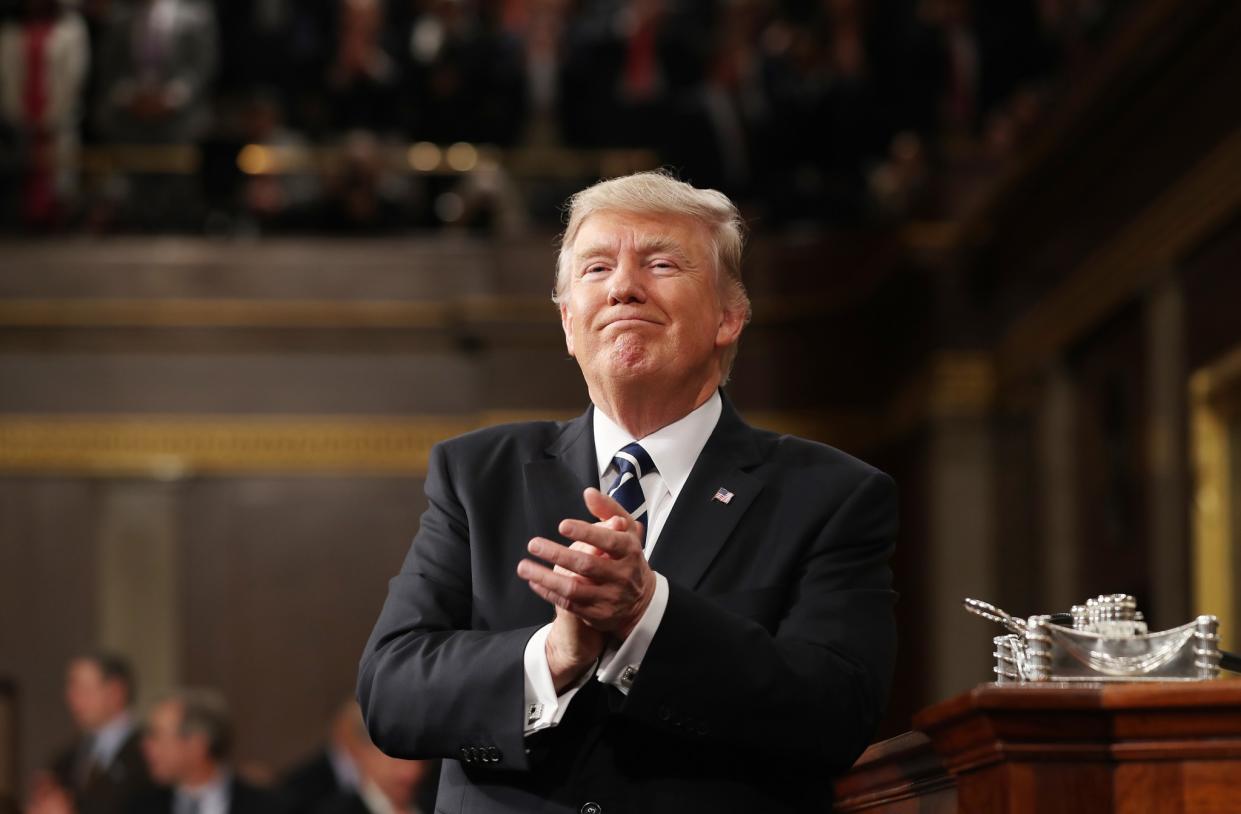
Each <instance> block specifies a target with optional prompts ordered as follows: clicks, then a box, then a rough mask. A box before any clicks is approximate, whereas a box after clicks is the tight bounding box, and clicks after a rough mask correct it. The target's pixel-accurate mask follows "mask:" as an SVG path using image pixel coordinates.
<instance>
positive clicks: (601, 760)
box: [358, 173, 896, 814]
mask: <svg viewBox="0 0 1241 814" xmlns="http://www.w3.org/2000/svg"><path fill="white" fill-rule="evenodd" d="M741 244H742V236H741V221H740V217H739V215H738V214H737V210H736V209H735V207H733V205H732V203H731V202H730V201H728V199H727V198H725V197H724V196H723V195H720V194H719V193H717V192H714V191H711V190H698V189H695V188H693V187H691V186H689V185H688V184H683V183H681V182H679V181H676V180H674V179H672V178H669V177H667V176H666V175H663V174H661V173H639V174H637V175H633V176H628V177H625V178H620V179H614V180H612V181H607V182H603V183H601V184H597V185H595V186H594V187H591V188H589V189H587V190H585V191H583V192H581V193H578V194H577V195H576V196H574V198H573V199H572V200H571V201H570V210H569V222H568V225H567V227H566V230H565V235H564V240H563V243H562V247H561V253H560V259H559V264H558V269H557V283H556V296H555V301H556V302H557V303H558V304H559V307H560V316H561V323H562V326H563V328H564V332H565V339H566V344H567V347H568V350H569V352H570V354H572V355H573V356H574V357H575V358H576V360H577V362H578V364H579V366H580V367H581V369H582V373H583V375H584V377H585V379H586V383H587V386H588V389H589V392H590V397H591V401H592V403H593V406H592V407H591V409H590V410H588V411H587V412H586V414H585V415H583V416H581V417H579V418H577V419H575V420H573V421H569V422H566V423H554V422H535V423H528V424H519V425H512V426H507V427H497V428H492V429H488V430H482V431H480V432H477V433H472V434H470V435H466V436H463V437H461V438H457V439H454V440H452V441H448V442H445V443H443V444H440V445H438V446H437V447H436V448H435V449H434V451H433V452H432V455H431V461H430V465H429V470H428V474H427V481H426V493H427V498H428V501H429V506H428V508H427V511H426V513H425V514H424V515H423V517H422V523H421V527H420V529H419V531H418V535H417V537H416V538H415V540H414V543H413V546H412V547H411V549H410V552H409V555H408V556H407V558H406V560H405V564H404V566H403V567H402V569H401V572H400V573H399V574H398V575H397V576H396V577H395V578H394V579H393V580H392V582H391V585H390V588H389V593H388V598H387V601H386V603H385V605H384V608H383V611H382V612H381V614H380V617H379V620H378V622H377V623H376V626H375V630H374V632H373V633H372V635H371V638H370V641H369V642H368V644H367V647H366V650H365V652H364V654H363V658H362V663H361V668H360V672H359V679H358V698H359V701H360V702H361V705H362V710H363V714H364V716H365V718H366V721H367V724H368V727H369V729H370V732H371V736H372V738H373V739H374V741H375V742H376V743H377V744H378V745H379V746H380V747H381V748H382V749H384V750H385V751H386V752H388V753H389V754H391V755H393V756H397V757H435V756H443V757H452V756H455V757H456V758H457V759H456V760H448V761H445V763H444V769H443V772H442V775H441V779H440V788H439V797H438V799H437V803H436V810H437V811H441V812H452V813H453V814H456V813H457V812H509V811H512V812H518V811H521V812H530V811H546V812H582V814H604V812H608V813H609V814H610V813H611V812H665V811H666V812H695V811H711V812H732V811H736V812H783V811H789V812H792V811H798V812H800V811H807V810H826V809H825V807H826V806H827V804H828V802H829V801H830V797H831V789H830V782H829V781H830V778H831V776H832V775H833V774H834V773H837V772H840V771H843V770H844V769H846V768H847V767H848V766H849V765H850V764H851V763H852V762H853V760H854V759H855V758H856V757H857V755H858V754H859V753H860V752H861V750H862V749H863V748H864V746H865V745H866V743H867V742H868V740H869V738H870V737H871V735H872V734H873V732H874V728H875V726H876V725H877V723H878V720H879V717H880V714H881V711H882V707H883V705H884V703H885V701H886V696H887V692H888V688H889V685H890V681H891V671H892V667H893V660H894V650H895V635H894V624H893V618H892V604H893V600H894V598H895V594H894V593H893V592H892V590H891V574H890V570H889V568H888V564H887V561H888V558H889V556H890V554H891V550H892V544H893V539H894V536H895V532H896V501H895V489H894V486H893V484H892V481H891V479H890V478H888V477H887V476H886V475H884V474H883V473H881V472H879V471H878V470H876V469H874V468H873V467H870V466H868V465H866V464H864V463H862V462H860V461H858V460H856V459H854V458H851V457H849V456H848V455H845V454H844V453H842V452H839V451H837V450H835V449H832V448H830V447H826V446H823V445H821V444H816V443H813V442H810V441H805V440H802V439H798V438H792V437H788V436H779V435H776V434H774V433H770V432H764V431H761V430H757V429H754V428H752V427H750V426H748V425H747V424H745V423H744V422H743V421H742V420H741V418H740V417H739V416H738V415H737V413H736V411H735V410H734V409H733V407H732V406H731V404H730V403H729V402H728V400H727V399H726V398H725V397H724V396H723V394H722V391H721V390H720V386H721V384H722V383H723V382H724V381H725V380H726V379H727V376H728V371H729V368H730V366H731V362H732V359H733V356H734V355H735V352H736V344H737V340H738V338H739V336H740V334H741V330H742V327H743V326H744V324H745V322H746V321H747V319H748V316H749V310H750V309H749V300H748V297H747V295H746V292H745V289H744V287H743V285H742V283H741V279H740V266H741ZM601 487H602V488H603V489H606V490H607V494H605V493H604V492H602V491H600V488H601ZM553 534H558V535H560V536H561V537H562V538H563V540H564V541H566V542H567V544H565V543H562V542H558V541H556V540H553V539H550V536H551V535H553ZM528 555H533V556H534V557H535V558H537V559H538V560H541V561H542V562H538V561H535V560H534V559H530V558H529V557H528ZM648 558H649V561H648ZM549 616H550V617H551V621H550V622H549V621H548V618H549Z"/></svg>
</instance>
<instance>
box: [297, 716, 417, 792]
mask: <svg viewBox="0 0 1241 814" xmlns="http://www.w3.org/2000/svg"><path fill="white" fill-rule="evenodd" d="M348 723H349V727H350V730H351V732H350V733H349V743H350V744H351V751H352V754H353V760H354V765H356V766H357V769H358V777H357V783H356V784H355V785H354V787H353V788H351V789H349V790H347V791H344V792H342V793H340V794H337V795H336V796H334V797H331V798H328V799H327V800H324V801H322V802H321V803H320V804H319V806H318V807H316V808H315V809H314V814H431V811H432V809H433V808H434V806H435V788H434V786H435V781H434V777H433V775H432V769H433V766H432V765H431V761H425V760H400V759H398V758H394V757H388V756H387V755H385V754H384V753H383V752H381V751H379V748H378V747H376V746H375V744H373V743H371V739H370V736H369V735H367V734H366V726H365V724H363V723H362V711H361V710H360V709H358V705H357V704H352V705H351V708H350V709H349V721H348ZM428 781H429V782H428Z"/></svg>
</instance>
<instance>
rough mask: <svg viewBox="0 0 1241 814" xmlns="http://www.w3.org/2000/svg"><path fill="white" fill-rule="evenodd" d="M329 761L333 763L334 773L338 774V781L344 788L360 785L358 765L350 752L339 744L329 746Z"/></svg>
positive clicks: (353, 787) (354, 787)
mask: <svg viewBox="0 0 1241 814" xmlns="http://www.w3.org/2000/svg"><path fill="white" fill-rule="evenodd" d="M327 757H328V761H329V762H330V763H331V764H332V774H334V775H336V783H337V785H339V786H340V787H341V788H342V789H356V788H357V787H358V765H357V764H356V763H354V762H353V758H352V757H350V756H349V753H348V752H346V751H345V750H344V749H341V748H340V747H339V746H335V745H332V746H329V747H328V750H327Z"/></svg>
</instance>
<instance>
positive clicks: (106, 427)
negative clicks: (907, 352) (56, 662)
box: [0, 410, 864, 480]
mask: <svg viewBox="0 0 1241 814" xmlns="http://www.w3.org/2000/svg"><path fill="white" fill-rule="evenodd" d="M572 415H573V413H572V412H566V411H563V410H560V411H556V410H524V411H494V412H492V411H483V412H477V413H469V414H462V415H444V416H411V417H391V416H305V415H261V416H256V415H141V414H137V415H135V414H125V415H9V416H4V417H0V473H4V474H10V475H12V474H18V475H23V474H24V475H63V476H87V477H92V476H93V477H139V478H156V479H164V480H176V479H179V478H185V477H193V476H220V475H226V476H228V475H246V474H281V475H338V474H339V475H358V476H394V477H422V476H424V475H425V474H426V471H427V461H428V459H429V457H430V453H431V447H432V446H434V445H435V444H436V443H438V442H440V441H443V440H445V439H447V438H451V437H453V436H456V435H460V434H462V433H465V432H469V431H470V430H475V429H479V428H481V427H487V426H493V425H496V424H504V423H508V422H513V421H528V420H533V419H544V420H546V419H553V420H563V419H566V418H571V417H572ZM749 417H750V419H751V421H753V422H754V423H755V424H757V425H758V426H762V427H767V428H769V429H773V430H775V431H777V432H784V433H791V434H795V435H802V436H805V437H809V438H816V439H821V440H828V441H831V440H833V439H837V440H839V439H840V438H845V437H847V438H853V437H855V436H854V435H852V433H858V432H859V431H860V430H859V427H860V426H861V425H862V424H863V423H864V421H862V420H860V419H858V418H856V417H852V416H846V415H835V416H829V415H825V414H819V413H812V412H785V411H766V412H763V411H757V412H755V413H753V414H751V415H750V416H749Z"/></svg>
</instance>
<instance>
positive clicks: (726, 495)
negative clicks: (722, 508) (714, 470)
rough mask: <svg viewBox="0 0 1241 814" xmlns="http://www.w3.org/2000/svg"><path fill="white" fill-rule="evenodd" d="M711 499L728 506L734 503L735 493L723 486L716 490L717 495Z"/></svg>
mask: <svg viewBox="0 0 1241 814" xmlns="http://www.w3.org/2000/svg"><path fill="white" fill-rule="evenodd" d="M711 499H712V500H718V501H719V502H720V503H723V504H724V505H728V504H729V503H731V502H732V499H733V493H732V492H730V491H728V490H727V489H725V488H724V487H723V486H721V487H720V488H719V489H716V490H715V494H713V495H712V496H711Z"/></svg>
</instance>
